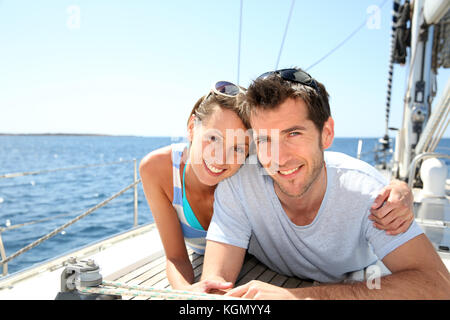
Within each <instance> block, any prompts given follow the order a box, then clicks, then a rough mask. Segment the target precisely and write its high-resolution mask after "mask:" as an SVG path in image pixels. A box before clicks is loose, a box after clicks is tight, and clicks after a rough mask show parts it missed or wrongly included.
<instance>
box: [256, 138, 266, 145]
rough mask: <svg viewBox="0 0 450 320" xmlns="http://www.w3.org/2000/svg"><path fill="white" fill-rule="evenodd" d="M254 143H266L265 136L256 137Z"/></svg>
mask: <svg viewBox="0 0 450 320" xmlns="http://www.w3.org/2000/svg"><path fill="white" fill-rule="evenodd" d="M256 143H258V144H261V143H267V138H257V139H256Z"/></svg>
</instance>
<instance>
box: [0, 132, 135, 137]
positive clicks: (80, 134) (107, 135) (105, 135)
mask: <svg viewBox="0 0 450 320" xmlns="http://www.w3.org/2000/svg"><path fill="white" fill-rule="evenodd" d="M0 136H100V137H114V136H115V135H112V134H96V133H0ZM130 137H131V136H130Z"/></svg>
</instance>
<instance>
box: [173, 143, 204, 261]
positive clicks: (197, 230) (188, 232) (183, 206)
mask: <svg viewBox="0 0 450 320" xmlns="http://www.w3.org/2000/svg"><path fill="white" fill-rule="evenodd" d="M186 147H187V145H186V144H185V143H177V144H172V176H173V201H172V205H173V207H174V208H175V211H176V212H177V215H178V220H180V224H181V229H182V231H183V235H184V241H185V243H186V245H187V247H188V248H190V249H192V250H194V252H196V253H198V254H204V253H205V247H206V233H207V232H206V231H205V230H204V229H203V228H202V226H201V225H200V223H199V222H198V220H197V218H196V217H195V215H194V213H193V212H192V209H191V208H190V206H189V203H188V201H187V199H186V196H185V192H184V191H185V188H184V173H185V170H186V165H185V167H184V169H183V181H181V179H180V163H181V156H182V155H183V151H184V150H185V149H186ZM183 195H184V196H183Z"/></svg>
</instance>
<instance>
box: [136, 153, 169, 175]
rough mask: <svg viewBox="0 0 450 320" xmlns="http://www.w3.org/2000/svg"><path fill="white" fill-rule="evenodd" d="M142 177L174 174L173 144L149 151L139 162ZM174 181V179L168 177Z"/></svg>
mask: <svg viewBox="0 0 450 320" xmlns="http://www.w3.org/2000/svg"><path fill="white" fill-rule="evenodd" d="M139 173H140V174H141V178H143V179H145V178H148V177H153V178H157V177H166V178H165V179H164V180H166V179H167V174H170V175H171V174H172V146H166V147H163V148H160V149H157V150H153V151H152V152H150V153H148V154H147V155H146V156H145V157H144V158H143V159H142V160H141V162H140V164H139ZM167 180H168V181H172V179H170V180H169V179H167Z"/></svg>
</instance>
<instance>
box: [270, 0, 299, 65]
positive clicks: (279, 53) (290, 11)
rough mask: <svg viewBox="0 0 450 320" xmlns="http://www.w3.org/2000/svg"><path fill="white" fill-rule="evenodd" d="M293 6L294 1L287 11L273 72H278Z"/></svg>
mask: <svg viewBox="0 0 450 320" xmlns="http://www.w3.org/2000/svg"><path fill="white" fill-rule="evenodd" d="M294 5H295V0H292V2H291V8H290V9H289V15H288V18H287V22H286V27H285V28H284V35H283V39H282V40H281V46H280V51H279V52H278V58H277V63H276V65H275V70H278V64H279V63H280V58H281V53H282V52H283V46H284V41H285V39H286V35H287V32H288V28H289V22H290V21H291V16H292V11H293V10H294Z"/></svg>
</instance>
